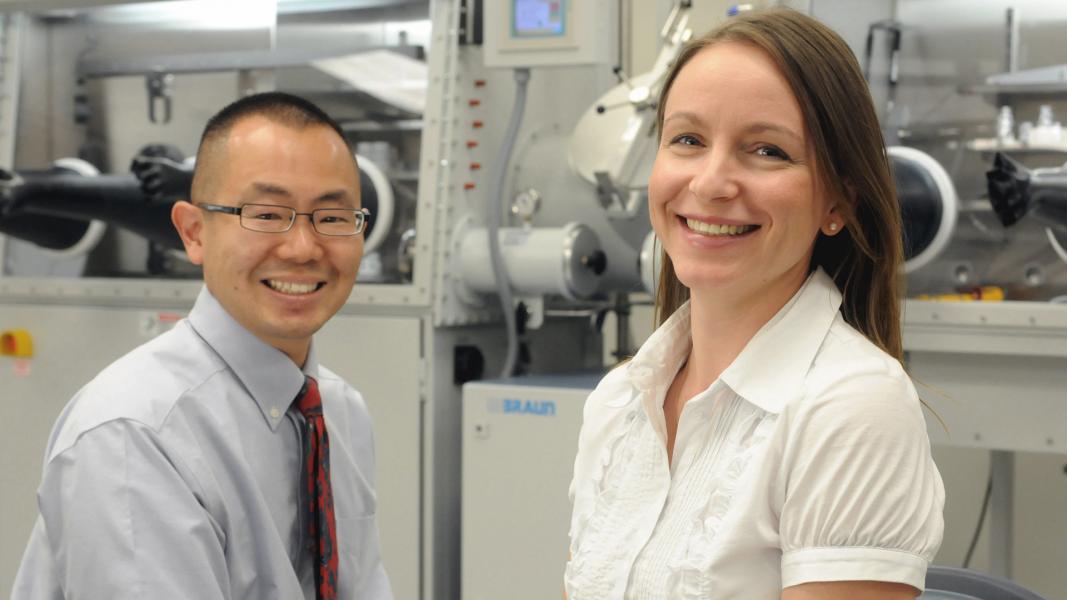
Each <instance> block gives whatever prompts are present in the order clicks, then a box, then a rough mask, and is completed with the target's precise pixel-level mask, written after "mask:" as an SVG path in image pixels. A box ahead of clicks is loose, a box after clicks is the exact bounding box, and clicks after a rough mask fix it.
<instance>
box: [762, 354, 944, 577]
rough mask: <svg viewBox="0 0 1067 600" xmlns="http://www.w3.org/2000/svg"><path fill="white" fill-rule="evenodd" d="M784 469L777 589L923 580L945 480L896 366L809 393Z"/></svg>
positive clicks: (936, 539)
mask: <svg viewBox="0 0 1067 600" xmlns="http://www.w3.org/2000/svg"><path fill="white" fill-rule="evenodd" d="M789 418H790V420H791V421H790V436H789V442H788V443H787V444H786V447H785V449H784V453H783V457H782V459H783V460H782V470H781V473H780V477H781V484H782V487H781V488H780V489H783V490H785V498H784V502H783V504H782V511H781V521H780V534H781V545H782V587H783V588H786V587H790V586H793V585H798V584H801V583H808V582H816V581H860V580H869V581H885V582H895V583H903V584H907V585H910V586H912V587H914V588H916V589H918V590H922V589H923V587H924V581H925V576H926V568H927V566H928V565H929V563H930V561H931V560H932V559H933V556H934V554H935V553H936V552H937V549H938V547H939V546H940V544H941V538H942V534H943V530H944V520H943V512H942V511H943V507H944V497H945V494H944V487H943V485H942V482H941V476H940V474H939V473H938V471H937V467H936V466H935V465H934V462H933V459H932V456H931V454H930V441H929V438H928V437H927V433H926V425H925V422H924V420H923V416H922V411H921V407H920V404H919V401H918V397H917V395H916V393H915V389H914V386H913V385H912V384H911V381H910V380H909V379H908V378H907V376H906V375H905V374H904V372H903V371H902V370H900V369H896V370H895V371H893V370H890V372H884V371H882V372H878V371H872V372H868V373H862V374H854V375H851V376H849V377H847V378H845V379H839V380H838V381H835V382H833V384H832V385H827V386H825V388H824V389H822V390H819V391H814V392H809V394H808V397H807V398H806V399H805V400H804V401H803V402H802V403H800V404H799V405H798V406H797V407H796V408H795V410H794V411H793V414H792V415H789Z"/></svg>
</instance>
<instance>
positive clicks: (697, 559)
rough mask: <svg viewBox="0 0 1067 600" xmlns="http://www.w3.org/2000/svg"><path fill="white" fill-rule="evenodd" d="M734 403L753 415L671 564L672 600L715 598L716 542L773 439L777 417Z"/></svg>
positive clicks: (731, 442) (732, 441)
mask: <svg viewBox="0 0 1067 600" xmlns="http://www.w3.org/2000/svg"><path fill="white" fill-rule="evenodd" d="M734 401H735V402H741V403H742V405H743V406H744V407H745V408H746V409H748V410H750V411H751V412H750V414H748V415H745V416H743V417H741V418H742V419H743V421H742V422H741V423H740V424H739V425H738V426H737V427H736V428H735V429H733V435H731V436H730V438H729V439H728V440H726V442H727V445H726V447H724V448H723V450H722V452H723V453H722V456H723V457H727V456H729V457H730V458H729V459H728V462H727V464H726V467H725V468H723V469H719V470H718V472H717V473H715V475H714V476H713V477H712V480H711V484H710V485H709V490H711V497H710V499H709V500H708V503H707V505H706V506H705V507H704V508H703V509H700V510H698V511H695V512H696V513H697V514H696V515H695V516H694V518H693V523H692V530H691V533H690V535H689V536H688V537H687V538H686V539H685V540H684V543H680V544H679V549H678V553H677V555H676V556H675V557H674V559H673V560H672V561H671V564H670V565H669V568H670V569H671V574H670V575H669V576H668V578H667V589H668V590H671V592H670V594H669V597H670V598H680V599H686V600H698V599H706V598H714V597H716V594H715V590H714V589H713V583H712V577H711V576H712V574H711V573H710V572H709V566H710V564H711V561H712V558H713V554H714V551H715V549H716V546H715V538H716V537H717V536H718V533H719V530H720V529H721V527H722V524H723V522H724V521H725V520H726V517H727V515H728V514H729V512H730V508H731V506H732V505H733V500H734V497H735V492H736V491H737V486H738V481H740V479H741V476H742V475H743V474H744V473H745V471H746V469H747V467H748V464H749V462H750V461H751V460H752V457H753V455H754V454H755V453H756V452H757V451H759V450H761V449H762V448H763V447H764V444H763V442H764V441H765V440H766V439H767V437H768V436H769V435H770V433H771V431H772V430H773V428H774V423H775V421H776V420H777V415H775V414H772V413H768V412H765V411H763V410H760V409H759V408H757V407H755V406H753V405H750V404H748V403H747V402H744V401H743V400H741V399H740V398H735V400H734Z"/></svg>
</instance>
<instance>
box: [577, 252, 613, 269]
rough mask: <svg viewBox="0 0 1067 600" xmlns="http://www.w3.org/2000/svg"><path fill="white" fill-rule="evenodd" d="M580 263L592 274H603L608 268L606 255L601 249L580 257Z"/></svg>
mask: <svg viewBox="0 0 1067 600" xmlns="http://www.w3.org/2000/svg"><path fill="white" fill-rule="evenodd" d="M582 265H583V266H585V268H587V269H589V270H590V271H592V272H593V274H594V275H603V274H604V271H606V270H608V255H606V254H604V251H603V250H597V251H596V252H593V253H592V254H587V255H585V256H583V257H582Z"/></svg>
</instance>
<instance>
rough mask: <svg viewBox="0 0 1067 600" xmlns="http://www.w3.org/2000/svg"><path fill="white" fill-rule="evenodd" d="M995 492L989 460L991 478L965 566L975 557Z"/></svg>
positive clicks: (991, 465)
mask: <svg viewBox="0 0 1067 600" xmlns="http://www.w3.org/2000/svg"><path fill="white" fill-rule="evenodd" d="M992 494H993V461H992V460H990V461H989V479H988V480H987V481H986V484H985V497H984V498H982V509H981V510H980V511H978V525H976V526H975V528H974V537H973V538H971V546H970V547H969V548H967V555H966V556H965V557H964V558H963V568H964V569H966V568H968V567H970V565H971V558H973V557H974V549H975V547H976V546H977V545H978V537H979V536H981V535H982V525H984V524H985V515H986V512H988V511H989V497H990V496H991V495H992Z"/></svg>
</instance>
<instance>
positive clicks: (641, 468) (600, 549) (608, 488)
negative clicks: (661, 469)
mask: <svg viewBox="0 0 1067 600" xmlns="http://www.w3.org/2000/svg"><path fill="white" fill-rule="evenodd" d="M643 419H644V415H643V414H641V409H640V408H639V407H638V406H634V407H633V409H632V411H631V412H630V413H629V414H627V416H626V421H627V422H626V425H625V426H623V427H619V428H618V433H617V434H616V436H615V438H614V439H613V440H611V441H610V442H609V443H608V444H605V446H606V448H607V450H606V451H605V452H604V453H603V454H602V455H601V457H600V459H599V461H598V468H597V470H596V473H595V474H594V476H593V477H591V478H590V479H589V480H588V481H587V482H586V483H585V484H584V485H583V486H582V487H581V489H579V490H576V493H575V506H576V507H577V506H582V507H583V510H581V513H580V514H576V515H575V516H574V518H573V520H572V524H571V533H570V537H571V548H570V550H571V560H570V561H569V562H568V563H567V568H566V571H565V574H564V580H565V582H566V585H567V589H568V590H569V593H570V596H569V597H570V599H571V600H602V599H603V598H608V597H609V596H611V592H612V589H613V588H614V586H615V582H614V581H613V578H612V572H613V571H615V570H616V569H617V568H618V564H619V561H622V560H626V555H627V553H628V551H629V548H628V546H627V545H626V544H624V543H620V542H621V540H613V539H612V536H613V535H614V536H618V535H619V534H621V533H623V532H625V531H627V526H628V525H629V522H628V521H629V517H630V516H631V515H632V514H634V512H636V511H638V510H639V509H640V507H641V506H642V504H643V502H644V498H643V497H642V496H640V495H637V494H633V495H621V494H620V491H621V490H626V489H633V486H630V485H627V484H626V481H627V480H629V479H631V478H642V477H646V476H648V475H649V474H650V473H652V472H654V471H653V469H655V468H656V467H658V466H660V465H658V463H655V462H654V461H652V460H650V458H651V457H654V456H655V455H654V453H648V452H646V453H645V454H644V456H642V457H638V451H639V450H640V449H641V447H642V446H643V444H644V443H646V442H647V440H643V439H641V438H642V436H643V435H649V434H651V435H652V436H653V437H654V436H655V433H654V432H653V431H652V429H651V428H650V427H648V426H647V425H645V424H643V423H642V422H641V421H642V420H643ZM657 441H658V440H657ZM637 460H641V462H640V463H638V462H636V461H637ZM579 499H582V500H581V501H580V500H579ZM589 499H592V501H590V500H589ZM620 504H624V505H625V506H620Z"/></svg>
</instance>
